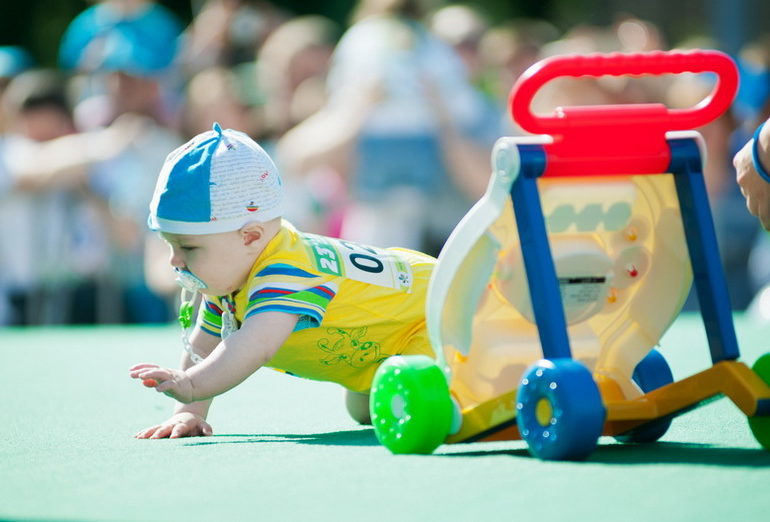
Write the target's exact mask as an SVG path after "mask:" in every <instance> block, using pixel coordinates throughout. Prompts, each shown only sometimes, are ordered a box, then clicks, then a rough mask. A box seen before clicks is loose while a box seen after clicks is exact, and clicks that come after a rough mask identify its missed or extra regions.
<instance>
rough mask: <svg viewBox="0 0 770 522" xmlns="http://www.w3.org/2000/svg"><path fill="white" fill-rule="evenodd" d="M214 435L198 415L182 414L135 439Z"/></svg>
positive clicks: (207, 424) (138, 435)
mask: <svg viewBox="0 0 770 522" xmlns="http://www.w3.org/2000/svg"><path fill="white" fill-rule="evenodd" d="M212 433H213V430H212V429H211V426H210V425H209V423H208V422H206V421H205V419H203V417H200V416H198V415H195V414H194V413H189V412H182V413H177V414H175V415H172V416H171V418H170V419H168V420H167V421H165V422H163V423H161V424H158V425H156V426H150V427H149V428H145V429H143V430H142V431H140V432H139V433H137V434H136V435H134V437H136V438H137V439H166V438H168V439H178V438H180V437H208V436H209V435H211V434H212Z"/></svg>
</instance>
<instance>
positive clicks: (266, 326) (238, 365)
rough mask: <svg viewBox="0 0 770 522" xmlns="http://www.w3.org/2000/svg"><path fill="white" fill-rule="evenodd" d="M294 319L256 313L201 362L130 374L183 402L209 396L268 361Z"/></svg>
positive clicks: (139, 369) (142, 369)
mask: <svg viewBox="0 0 770 522" xmlns="http://www.w3.org/2000/svg"><path fill="white" fill-rule="evenodd" d="M298 319H299V316H297V315H294V314H287V313H283V312H263V313H259V314H256V315H254V316H252V317H250V318H249V319H247V320H246V321H244V323H243V324H242V325H241V327H240V329H238V331H236V332H235V333H233V334H232V335H230V336H229V337H228V338H227V339H225V340H223V341H222V342H220V343H219V345H218V346H217V347H216V348H215V349H214V351H213V352H211V355H209V356H208V357H206V359H204V360H203V361H202V362H201V363H199V364H197V365H195V366H193V367H191V368H188V369H186V370H171V369H168V368H161V367H158V366H155V365H140V366H141V367H134V369H132V372H131V377H134V378H136V379H142V380H143V381H144V382H145V384H146V385H148V386H152V387H154V388H155V389H156V390H157V391H160V392H163V393H165V394H166V395H168V396H170V397H173V398H174V399H176V400H178V401H180V402H183V403H191V402H195V401H203V400H205V399H211V398H212V397H214V396H216V395H219V394H221V393H224V392H226V391H228V390H230V389H231V388H233V387H235V386H237V385H238V384H240V383H241V382H243V381H244V380H245V379H246V378H247V377H248V376H249V375H251V374H252V373H254V372H255V371H257V370H258V369H259V368H260V367H261V366H262V365H264V364H265V363H266V362H267V361H269V360H270V359H271V358H272V357H273V355H274V354H275V352H277V351H278V349H279V348H280V347H281V346H282V345H283V343H284V342H285V341H286V339H287V338H288V337H289V335H290V334H291V332H292V331H293V330H294V326H295V325H296V324H297V320H298Z"/></svg>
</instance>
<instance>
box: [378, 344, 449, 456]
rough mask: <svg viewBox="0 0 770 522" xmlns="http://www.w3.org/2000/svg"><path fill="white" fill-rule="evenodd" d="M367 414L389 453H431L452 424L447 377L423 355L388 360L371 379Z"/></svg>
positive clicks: (444, 437)
mask: <svg viewBox="0 0 770 522" xmlns="http://www.w3.org/2000/svg"><path fill="white" fill-rule="evenodd" d="M369 412H370V414H371V417H372V425H373V426H374V432H375V434H376V435H377V439H378V440H379V441H380V443H381V444H382V445H383V446H385V447H386V448H388V449H389V450H390V451H391V452H393V453H396V454H399V453H422V454H429V453H432V452H433V450H435V449H436V448H437V447H438V446H439V445H440V444H441V443H442V442H444V439H446V437H447V435H448V434H449V429H450V427H451V424H452V413H453V405H452V399H451V398H450V395H449V385H448V384H447V380H446V377H445V376H444V373H443V372H442V371H441V369H440V368H439V367H438V366H437V365H436V362H435V361H434V360H433V359H431V358H430V357H427V356H425V355H408V356H400V355H399V356H395V357H389V358H388V359H387V360H385V362H383V363H382V364H381V365H380V367H379V368H378V369H377V372H376V373H375V375H374V379H373V381H372V390H371V395H370V398H369Z"/></svg>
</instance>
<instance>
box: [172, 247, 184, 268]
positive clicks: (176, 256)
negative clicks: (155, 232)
mask: <svg viewBox="0 0 770 522" xmlns="http://www.w3.org/2000/svg"><path fill="white" fill-rule="evenodd" d="M168 262H169V263H170V264H171V267H172V268H185V262H184V259H183V258H182V255H181V254H180V253H179V252H176V251H173V250H172V251H171V258H170V259H169V260H168Z"/></svg>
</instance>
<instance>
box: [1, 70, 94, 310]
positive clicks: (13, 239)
mask: <svg viewBox="0 0 770 522" xmlns="http://www.w3.org/2000/svg"><path fill="white" fill-rule="evenodd" d="M65 88H66V84H65V80H64V78H63V77H62V76H61V75H59V74H58V73H56V72H54V71H47V70H32V71H28V72H25V73H22V74H21V75H19V76H17V77H16V78H15V79H14V80H13V81H12V82H11V83H10V84H9V86H8V89H7V90H6V92H5V95H4V99H3V102H4V103H3V105H4V107H5V109H6V110H7V114H8V119H9V121H8V123H9V128H8V132H7V134H6V135H5V136H4V137H3V139H2V143H1V144H0V165H1V166H2V170H4V171H5V173H6V176H7V178H6V181H7V183H6V190H5V191H0V199H2V203H0V228H2V231H0V264H2V266H3V274H2V277H3V278H4V279H5V282H6V285H7V286H6V291H7V295H8V297H9V300H10V304H11V314H10V316H9V317H8V318H7V322H8V323H9V324H51V323H54V324H60V323H73V322H74V323H85V322H94V321H95V319H96V291H97V284H96V281H97V278H98V276H99V273H100V272H101V271H102V270H103V268H104V265H105V261H106V250H105V234H104V229H103V227H102V226H101V220H100V219H99V216H98V213H97V210H96V207H95V205H94V203H93V201H92V200H91V199H90V198H89V197H88V194H87V193H86V192H85V191H84V190H83V187H82V186H81V185H80V184H79V183H78V182H77V181H75V182H72V178H70V180H68V181H63V180H61V179H59V178H57V177H56V176H53V175H51V176H48V177H46V178H45V179H42V178H40V177H34V178H33V177H32V176H30V171H31V170H32V169H33V168H34V167H33V166H34V165H38V164H39V162H40V161H41V154H43V152H42V151H43V150H44V148H45V144H46V143H49V142H51V141H52V140H55V139H57V138H61V137H62V136H67V135H71V134H72V133H73V132H74V125H73V122H72V115H71V112H70V107H69V104H68V102H67V98H66V95H65Z"/></svg>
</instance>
